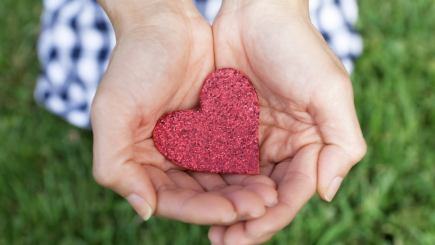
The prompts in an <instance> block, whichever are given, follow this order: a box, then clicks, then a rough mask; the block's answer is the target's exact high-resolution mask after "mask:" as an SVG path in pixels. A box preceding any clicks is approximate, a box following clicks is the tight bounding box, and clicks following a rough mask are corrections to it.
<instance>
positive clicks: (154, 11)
mask: <svg viewBox="0 0 435 245" xmlns="http://www.w3.org/2000/svg"><path fill="white" fill-rule="evenodd" d="M98 2H99V3H100V5H101V6H102V7H103V9H104V11H105V12H106V14H107V15H108V17H109V19H110V21H111V22H112V25H113V28H114V30H115V34H116V36H117V38H118V37H120V36H122V35H124V34H125V33H131V32H135V31H139V30H140V29H142V28H143V27H145V26H153V25H156V26H158V25H159V23H160V21H159V20H161V19H162V18H168V16H171V15H172V16H173V15H177V14H178V15H188V14H189V13H190V12H191V11H190V9H191V7H192V6H193V7H195V6H194V5H193V2H192V0H124V1H120V0H98ZM191 5H192V6H191Z"/></svg>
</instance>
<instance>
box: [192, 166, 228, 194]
mask: <svg viewBox="0 0 435 245" xmlns="http://www.w3.org/2000/svg"><path fill="white" fill-rule="evenodd" d="M187 173H188V174H189V175H190V176H192V178H193V179H195V180H196V181H197V182H198V183H199V184H200V185H201V187H202V188H204V190H206V191H218V190H220V189H222V188H224V187H227V186H228V184H227V183H226V182H225V181H224V180H223V179H222V177H221V176H220V175H219V174H214V173H205V172H198V171H192V170H188V171H187Z"/></svg>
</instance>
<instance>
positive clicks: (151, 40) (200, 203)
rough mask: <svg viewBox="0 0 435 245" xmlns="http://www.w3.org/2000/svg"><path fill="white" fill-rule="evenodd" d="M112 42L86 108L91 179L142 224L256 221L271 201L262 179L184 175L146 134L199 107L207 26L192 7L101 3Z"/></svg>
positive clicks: (206, 70) (208, 62) (210, 61)
mask: <svg viewBox="0 0 435 245" xmlns="http://www.w3.org/2000/svg"><path fill="white" fill-rule="evenodd" d="M100 3H101V5H102V6H103V8H104V9H105V11H106V13H108V15H109V18H110V19H111V21H112V24H113V26H114V29H115V33H116V38H117V44H116V47H115V49H114V50H113V52H112V56H111V58H110V63H109V66H108V68H107V71H106V73H105V74H104V76H103V78H102V79H101V82H100V85H99V87H98V90H97V93H96V96H95V99H94V102H93V104H92V109H91V119H92V126H93V132H94V167H93V171H94V177H95V179H96V181H97V182H98V183H99V184H101V185H102V186H105V187H107V188H110V189H112V190H114V191H116V192H117V193H119V194H120V195H121V196H122V197H124V198H126V199H127V200H128V201H129V202H130V204H131V205H132V207H133V208H134V209H135V210H136V211H137V212H138V213H139V215H141V216H142V217H143V218H144V219H145V220H147V219H148V218H149V217H150V216H151V215H152V214H154V215H155V216H158V217H164V218H170V219H175V220H179V221H182V222H186V223H195V224H220V225H225V224H226V225H228V224H231V223H234V222H235V221H236V220H239V219H250V218H255V217H259V216H261V215H263V214H264V213H265V211H266V209H265V205H269V206H272V205H274V204H275V203H276V202H277V192H276V189H275V183H274V182H273V181H272V180H271V179H269V178H267V177H266V176H261V175H257V176H236V177H235V178H232V182H231V183H232V184H233V185H229V184H227V182H226V180H225V178H223V177H222V176H221V175H219V174H210V173H200V172H195V171H186V169H183V168H182V167H180V166H178V165H175V164H174V163H172V162H170V161H169V160H167V159H165V157H164V156H163V155H162V154H160V152H159V151H158V150H157V149H156V147H155V145H154V141H153V139H152V132H153V129H154V126H155V124H156V122H157V120H158V119H159V118H160V117H161V116H162V115H163V114H164V113H167V112H170V111H175V110H189V109H194V108H197V107H198V106H199V93H200V90H201V87H202V84H203V82H204V80H205V78H206V77H207V76H208V75H209V74H210V73H212V72H213V71H214V70H215V66H214V54H213V38H212V31H211V27H210V25H209V23H207V22H206V21H205V20H204V18H203V17H202V16H201V14H200V13H199V12H198V11H197V10H196V8H195V6H194V5H193V3H192V1H190V0H185V1H166V2H165V1H164V0H160V1H157V0H155V1H139V0H137V1H129V3H128V4H127V3H122V4H120V3H119V2H117V1H110V0H100Z"/></svg>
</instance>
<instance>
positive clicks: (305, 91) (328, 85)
mask: <svg viewBox="0 0 435 245" xmlns="http://www.w3.org/2000/svg"><path fill="white" fill-rule="evenodd" d="M213 35H214V44H215V61H216V69H220V68H223V67H233V68H235V69H238V70H240V71H242V72H243V73H245V75H247V77H249V79H250V80H251V82H252V83H253V85H254V87H255V88H256V90H257V93H258V97H259V100H260V174H261V175H264V176H268V177H270V178H271V179H272V180H273V181H274V182H275V183H276V185H277V190H278V200H279V202H278V204H277V205H276V206H274V207H270V208H267V211H266V213H265V215H263V216H262V217H260V218H257V219H253V220H249V221H246V222H239V223H236V224H233V225H231V226H213V227H212V228H211V229H210V231H209V238H210V240H211V242H212V243H213V244H214V245H218V244H257V243H262V242H265V241H267V240H269V239H270V238H271V237H272V236H273V234H274V233H275V232H277V231H279V230H281V229H282V228H284V227H285V226H287V225H288V224H289V223H290V222H291V220H292V219H293V218H294V216H295V215H296V213H297V212H298V210H299V209H300V208H301V207H302V206H303V205H304V204H305V203H306V202H307V201H308V200H309V199H310V198H311V197H312V196H313V195H314V193H315V192H316V190H317V192H318V193H319V195H320V196H321V197H322V198H323V199H324V200H326V201H330V200H331V199H332V198H333V197H334V195H335V193H336V192H337V190H338V188H339V186H340V184H341V181H342V180H343V178H344V177H345V176H346V174H347V173H348V171H349V170H350V168H351V167H352V166H353V165H355V164H356V163H357V162H358V161H360V160H361V158H362V157H363V156H364V154H365V151H366V144H365V141H364V138H363V136H362V133H361V129H360V126H359V123H358V119H357V116H356V112H355V107H354V102H353V90H352V85H351V82H350V79H349V75H348V74H347V72H346V70H345V68H344V67H343V65H342V63H341V62H340V60H339V59H338V58H337V56H335V54H334V53H333V51H332V50H331V49H330V48H329V46H328V45H327V43H326V42H325V40H324V39H323V37H322V36H321V35H320V33H319V32H318V31H317V30H316V29H315V28H314V26H313V25H312V24H311V22H310V17H309V13H308V1H306V0H303V1H280V0H277V1H269V0H257V1H247V0H246V1H245V0H224V2H223V5H222V7H221V10H220V11H219V14H218V16H217V17H216V19H215V22H214V23H213Z"/></svg>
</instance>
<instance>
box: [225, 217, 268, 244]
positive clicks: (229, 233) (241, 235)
mask: <svg viewBox="0 0 435 245" xmlns="http://www.w3.org/2000/svg"><path fill="white" fill-rule="evenodd" d="M273 235H274V233H272V234H263V235H262V236H259V237H256V238H255V239H253V238H250V237H247V236H246V229H245V223H244V222H240V223H237V224H234V225H231V226H230V227H228V229H227V230H226V231H225V234H224V238H223V240H224V242H223V244H241V245H248V244H263V243H264V242H266V241H268V240H270V238H272V236H273Z"/></svg>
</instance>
